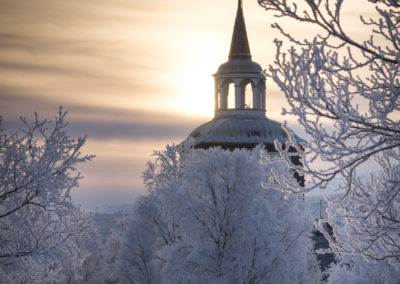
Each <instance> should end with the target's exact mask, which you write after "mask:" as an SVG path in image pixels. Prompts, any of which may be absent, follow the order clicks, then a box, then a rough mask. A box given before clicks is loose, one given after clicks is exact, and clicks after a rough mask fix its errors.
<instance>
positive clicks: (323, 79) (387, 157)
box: [259, 0, 400, 269]
mask: <svg viewBox="0 0 400 284" xmlns="http://www.w3.org/2000/svg"><path fill="white" fill-rule="evenodd" d="M361 2H364V3H361ZM361 2H360V4H361V5H370V6H372V7H375V15H373V14H369V15H368V16H367V17H368V18H366V17H362V16H361V18H360V21H361V22H360V23H361V24H363V25H364V26H365V27H366V28H369V29H370V37H369V38H368V39H367V40H365V41H359V40H356V39H354V38H352V37H351V36H349V34H347V33H346V30H347V27H345V26H343V22H342V20H343V19H342V17H341V15H342V14H343V13H344V11H342V8H343V3H344V1H343V0H312V1H309V0H304V1H286V0H259V4H260V5H261V6H263V7H264V8H266V9H267V10H270V11H273V12H274V13H275V15H276V16H277V17H287V18H292V19H294V20H296V21H299V22H303V23H304V24H305V25H314V26H315V27H318V28H320V31H321V32H320V33H319V34H317V35H315V37H314V38H308V39H303V40H301V39H297V38H295V37H294V36H292V35H290V34H289V33H287V32H286V31H285V30H284V29H283V28H282V27H281V26H280V25H279V24H274V25H273V26H274V27H275V28H277V29H279V30H280V31H281V33H282V34H283V35H284V36H285V37H286V39H287V41H286V42H283V41H278V40H276V45H277V55H276V59H275V62H274V65H273V66H271V67H270V69H269V75H270V76H271V77H272V78H273V79H274V81H275V82H276V83H277V84H278V86H279V87H280V89H281V90H282V91H283V92H284V93H285V95H286V97H287V101H288V103H289V105H290V109H288V110H284V113H287V114H291V115H295V116H296V118H297V119H298V122H299V124H300V125H302V126H303V128H304V130H305V132H306V133H307V134H308V135H309V138H308V139H307V140H308V143H305V144H304V145H302V146H303V149H304V155H303V159H302V163H303V166H304V167H303V168H301V167H297V168H296V167H295V166H293V168H295V169H296V170H297V171H299V172H302V173H304V174H306V175H307V176H309V177H310V178H309V181H311V183H310V184H312V185H313V186H311V188H313V187H325V186H327V185H328V183H330V182H331V181H332V180H334V179H342V180H344V182H343V184H342V185H341V186H340V189H342V191H341V192H343V194H342V195H341V196H340V197H339V198H336V199H333V200H330V202H329V206H330V210H329V213H330V214H329V222H331V223H338V222H341V224H344V226H342V227H341V228H339V226H336V235H335V237H334V238H330V244H331V247H332V248H333V249H334V250H335V251H337V252H343V253H349V254H361V255H363V256H365V257H366V258H367V259H370V260H371V259H372V260H384V259H387V260H388V261H389V263H390V264H391V265H394V266H395V267H396V268H397V269H399V268H400V257H399V256H400V238H399V232H400V207H399V205H400V204H399V201H400V195H399V192H400V166H399V164H400V122H399V118H400V82H399V78H400V77H399V71H400V70H399V65H400V64H399V61H400V29H399V27H400V4H399V2H398V1H393V0H370V1H361ZM288 44H289V45H292V47H290V49H288V50H287V51H284V47H285V46H286V45H288ZM297 149H298V150H301V148H299V147H298V148H297ZM283 154H284V156H285V153H283ZM316 162H318V164H317V166H316V164H315V163H316ZM368 165H369V167H370V169H371V168H372V170H370V172H371V173H372V174H370V175H369V177H368V178H366V179H365V178H364V179H363V180H360V176H361V172H362V170H363V169H364V170H365V168H367V166H368ZM311 188H310V189H311ZM319 228H320V229H323V226H322V223H321V224H320V225H319ZM325 236H326V237H328V238H329V235H328V234H327V232H325Z"/></svg>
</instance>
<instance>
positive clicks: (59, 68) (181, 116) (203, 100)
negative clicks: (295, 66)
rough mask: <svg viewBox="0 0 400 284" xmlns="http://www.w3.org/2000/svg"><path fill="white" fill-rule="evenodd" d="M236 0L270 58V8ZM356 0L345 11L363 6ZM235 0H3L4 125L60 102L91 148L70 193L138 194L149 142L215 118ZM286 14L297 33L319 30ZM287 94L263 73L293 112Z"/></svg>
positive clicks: (105, 199) (0, 100)
mask: <svg viewBox="0 0 400 284" xmlns="http://www.w3.org/2000/svg"><path fill="white" fill-rule="evenodd" d="M243 2H244V15H245V20H246V27H247V32H248V36H249V42H250V48H251V52H252V55H253V60H254V61H256V62H258V63H259V64H260V65H261V66H262V67H263V68H265V69H267V68H268V65H269V64H272V63H273V60H274V55H275V46H274V43H273V40H274V38H276V37H279V34H278V32H277V31H276V30H273V29H272V28H271V24H272V23H273V22H275V19H274V18H273V16H272V14H271V13H267V12H266V11H264V10H263V8H261V7H259V6H258V4H257V1H256V0H252V1H250V0H248V1H246V0H245V1H243ZM354 2H357V1H353V4H351V5H348V6H347V7H346V9H345V12H344V17H347V21H348V22H349V23H350V22H354V21H357V19H358V18H357V16H356V11H357V10H359V9H366V8H365V6H363V7H359V6H358V7H357V5H355V4H354ZM350 3H351V1H350ZM236 8H237V1H236V0H218V1H215V0H203V1H188V0H169V1H165V0H153V1H147V0H96V1H95V0H88V1H80V0H68V1H58V0H35V1H31V0H0V115H1V116H2V117H3V126H5V127H6V129H7V130H8V131H14V130H16V129H17V128H18V126H19V125H20V124H19V116H20V115H23V116H25V117H27V118H32V117H33V115H34V112H37V113H38V114H39V116H40V117H41V118H53V117H54V116H55V115H56V113H57V111H58V108H59V106H60V105H62V106H63V109H64V110H65V111H67V112H68V116H67V120H68V121H69V122H70V125H69V127H68V131H69V134H70V135H71V136H72V137H78V136H82V135H84V134H87V135H88V138H87V142H86V144H85V146H84V147H83V149H82V150H83V152H84V153H85V154H94V155H96V158H95V159H94V160H93V161H92V162H90V163H87V164H85V165H82V166H80V167H79V171H80V172H81V173H82V175H83V176H84V179H83V180H82V181H81V183H80V188H79V189H76V190H74V191H73V193H72V196H73V199H74V201H75V202H77V203H79V204H81V205H82V206H83V207H85V208H90V209H93V208H101V207H105V206H111V205H117V204H122V203H133V202H134V199H135V198H136V197H138V196H139V195H140V194H143V193H144V192H145V190H144V187H143V184H142V177H141V175H142V172H143V170H144V169H145V167H146V161H148V160H149V159H151V154H152V152H153V151H154V150H160V149H163V148H164V147H165V145H167V144H172V143H175V144H177V143H180V142H181V141H183V140H184V139H185V137H187V135H188V134H189V133H190V132H191V131H192V130H193V129H194V128H195V127H197V126H199V125H200V124H202V123H205V122H207V121H209V120H211V119H212V117H213V110H214V105H213V102H214V86H213V83H214V82H213V78H212V74H213V73H215V72H216V71H217V69H218V66H219V65H220V64H222V63H224V62H226V61H227V56H228V52H229V47H230V40H231V36H232V30H233V23H234V18H235V15H236ZM368 11H369V10H367V12H368ZM357 14H358V13H357ZM286 26H287V28H288V29H289V30H291V31H295V33H296V36H299V37H307V36H310V34H311V33H312V32H313V31H314V30H313V28H311V27H303V28H299V26H298V25H296V24H294V23H291V22H286ZM348 26H349V27H350V28H349V29H350V30H349V32H350V33H353V34H354V35H356V36H360V37H362V36H363V35H365V34H363V30H361V29H360V28H359V26H357V25H352V24H351V25H348ZM285 105H286V102H285V98H284V95H283V94H282V93H281V92H280V91H279V89H278V87H277V86H276V85H274V83H273V82H272V80H271V79H268V80H267V117H268V118H271V119H274V120H277V121H280V122H283V121H284V120H285V119H288V118H286V117H282V116H281V115H280V113H281V110H282V106H285ZM289 125H292V127H293V128H294V129H295V131H296V130H297V131H298V132H300V135H301V129H297V128H296V124H295V122H294V121H292V122H291V124H289Z"/></svg>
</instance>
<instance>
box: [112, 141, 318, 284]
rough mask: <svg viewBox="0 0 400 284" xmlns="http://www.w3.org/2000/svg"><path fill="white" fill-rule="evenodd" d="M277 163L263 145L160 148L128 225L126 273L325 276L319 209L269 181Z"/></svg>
mask: <svg viewBox="0 0 400 284" xmlns="http://www.w3.org/2000/svg"><path fill="white" fill-rule="evenodd" d="M276 165H277V166H279V167H280V168H282V164H281V163H280V162H279V161H273V160H271V159H270V158H269V156H268V155H267V153H266V151H264V150H262V149H261V148H256V149H255V150H253V151H246V150H235V151H233V152H230V151H224V150H221V149H220V148H211V149H209V150H193V149H186V150H185V151H184V153H183V152H180V150H179V149H178V148H177V147H174V146H168V147H167V148H166V150H164V151H159V152H156V153H155V160H154V161H153V162H149V164H148V168H147V170H146V171H145V173H144V181H145V184H147V185H148V189H149V193H148V194H147V195H146V196H143V197H142V198H141V199H140V200H139V201H138V202H137V203H136V204H135V206H134V210H133V212H132V214H131V217H130V219H129V221H128V223H127V225H126V226H127V229H126V232H125V237H124V242H123V245H122V248H121V254H120V256H119V260H118V261H117V262H119V263H118V264H117V267H118V269H119V270H118V272H117V273H118V274H119V275H120V281H121V282H128V281H130V282H133V283H316V282H318V280H319V279H320V277H321V275H320V272H319V270H318V265H317V262H316V259H315V255H314V254H313V253H312V244H311V240H310V239H309V232H310V231H311V227H310V225H311V224H312V222H311V219H310V218H311V217H310V215H309V214H308V211H306V209H305V205H304V202H303V200H302V198H301V196H299V195H285V194H284V193H283V192H282V191H277V190H275V189H273V188H272V187H270V186H269V178H270V177H271V173H270V170H271V168H273V167H274V166H276ZM286 170H287V169H286ZM288 173H289V172H288ZM169 175H170V176H169ZM168 176H169V178H168Z"/></svg>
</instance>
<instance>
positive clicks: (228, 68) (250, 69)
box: [217, 58, 262, 74]
mask: <svg viewBox="0 0 400 284" xmlns="http://www.w3.org/2000/svg"><path fill="white" fill-rule="evenodd" d="M260 72H262V68H261V66H260V65H259V64H257V63H255V62H254V61H252V60H251V59H243V58H238V59H230V60H229V61H228V62H226V63H224V64H222V65H221V66H219V68H218V71H217V74H223V73H260Z"/></svg>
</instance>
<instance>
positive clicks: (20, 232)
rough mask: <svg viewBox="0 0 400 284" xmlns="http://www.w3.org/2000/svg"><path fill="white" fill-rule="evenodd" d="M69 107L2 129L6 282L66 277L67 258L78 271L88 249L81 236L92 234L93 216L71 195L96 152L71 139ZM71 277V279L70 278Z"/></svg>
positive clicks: (0, 271) (0, 197)
mask: <svg viewBox="0 0 400 284" xmlns="http://www.w3.org/2000/svg"><path fill="white" fill-rule="evenodd" d="M65 115H66V113H65V112H63V111H62V109H61V108H60V110H59V113H58V115H57V116H56V117H55V121H54V122H53V123H51V122H50V121H47V120H40V119H39V118H38V115H37V114H36V115H35V120H34V121H33V122H29V121H28V120H26V119H25V118H21V120H22V122H23V128H21V129H20V130H19V131H18V132H15V133H14V134H11V135H7V134H6V133H5V130H4V129H1V130H0V131H1V132H0V275H1V280H0V282H1V283H15V282H18V283H28V282H29V283H32V282H40V283H44V282H46V281H48V282H57V281H61V280H63V277H64V276H65V275H63V273H62V270H63V269H64V268H63V264H64V263H65V261H66V259H68V261H69V262H70V267H71V271H72V272H71V273H73V274H76V275H68V277H71V276H73V277H77V276H78V273H75V272H77V271H78V268H79V267H80V266H81V264H82V261H84V260H85V256H86V252H85V251H82V250H81V249H79V246H78V245H77V238H79V237H83V236H85V235H86V232H87V230H88V229H89V227H90V224H89V222H88V220H89V218H90V216H88V215H87V214H86V213H85V212H84V211H82V210H81V209H80V208H79V207H78V206H76V205H75V204H74V203H73V202H72V201H71V197H70V191H71V189H72V188H74V187H77V186H78V181H79V179H80V178H81V176H80V175H79V173H77V174H74V172H76V166H77V165H78V164H80V163H84V162H86V161H89V160H90V159H91V158H92V156H83V155H82V154H81V152H80V149H81V147H82V146H83V144H84V142H85V138H79V139H78V140H73V139H71V138H70V137H69V136H68V135H67V133H66V131H65V127H66V126H67V123H66V122H65ZM64 280H65V279H64Z"/></svg>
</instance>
